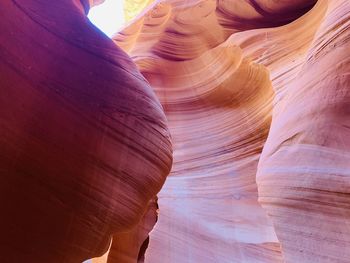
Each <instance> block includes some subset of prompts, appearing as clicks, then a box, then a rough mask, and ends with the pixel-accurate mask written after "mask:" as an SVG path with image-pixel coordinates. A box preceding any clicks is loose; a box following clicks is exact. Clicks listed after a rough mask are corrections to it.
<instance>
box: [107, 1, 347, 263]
mask: <svg viewBox="0 0 350 263" xmlns="http://www.w3.org/2000/svg"><path fill="white" fill-rule="evenodd" d="M349 13H350V4H349V2H348V1H346V0H332V1H327V0H319V1H317V3H316V1H314V0H310V1H307V0H299V1H268V0H261V1H257V0H256V1H253V0H252V1H244V0H236V1H225V0H219V1H214V0H207V1H205V0H197V1H195V0H193V1H181V0H166V1H156V2H155V3H154V4H153V5H152V6H151V7H150V8H149V10H148V12H145V13H144V14H142V15H141V16H139V17H138V18H137V19H135V20H134V21H133V23H132V24H130V25H129V26H127V27H126V28H125V29H124V30H123V31H122V32H121V33H120V34H118V35H116V36H115V37H114V40H115V42H116V44H118V45H119V46H120V47H122V48H123V49H124V50H125V51H126V52H128V53H129V54H130V56H131V57H132V58H133V60H134V61H135V63H136V64H137V65H138V67H139V69H140V71H141V72H142V73H143V75H144V76H145V77H146V79H147V80H148V81H149V82H150V84H151V86H152V87H153V89H154V91H155V92H156V94H157V96H158V97H159V99H160V101H161V103H162V105H163V107H164V109H165V113H166V116H167V118H168V120H169V127H170V131H171V134H172V139H173V145H174V165H173V169H172V171H171V176H170V177H168V179H167V181H166V183H165V185H164V187H163V189H162V191H161V192H160V194H159V200H158V203H159V208H160V214H159V220H158V222H157V224H156V225H155V228H154V229H153V231H152V232H151V235H150V244H149V247H148V249H147V251H146V257H145V258H146V260H145V262H151V263H157V262H167V263H172V262H181V263H186V262H220V263H225V262H227V263H228V262H230V263H232V262H249V263H250V262H283V261H284V262H293V263H294V262H349V261H350V258H349V252H348V250H347V249H346V248H347V246H348V245H349V237H350V235H349V231H350V227H349V224H350V210H349V201H350V198H349V191H348V188H349V187H348V186H349V177H348V176H349V175H350V174H349V170H350V167H349V163H350V162H349V143H350V139H349V138H350V136H349V124H348V121H349V111H348V109H349V108H350V107H349V106H350V105H349V69H350V63H349V54H350V52H349ZM271 119H272V123H271ZM267 137H268V139H267ZM266 139H267V141H266ZM263 148H264V150H263V153H262V155H261V152H262V149H263ZM260 157H261V158H260ZM258 162H259V166H258ZM256 181H257V184H256ZM258 189H259V199H258ZM259 202H260V204H261V205H262V206H261V205H260V204H259ZM262 207H263V208H264V209H265V210H263V209H262Z"/></svg>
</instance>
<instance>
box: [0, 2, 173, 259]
mask: <svg viewBox="0 0 350 263" xmlns="http://www.w3.org/2000/svg"><path fill="white" fill-rule="evenodd" d="M88 7H89V6H88V2H87V1H82V2H80V1H79V0H60V1H42V0H13V1H10V0H4V1H1V2H0V17H1V22H0V32H1V34H0V123H1V126H0V135H1V136H0V154H1V161H0V173H1V174H0V178H1V179H0V186H1V191H0V200H1V202H0V211H1V216H0V227H1V231H0V232H1V235H2V238H1V242H0V251H1V262H6V263H18V262H30V263H38V262H40V263H41V262H47V263H51V262H52V263H55V262H65V263H69V262H74V263H76V262H82V261H83V260H85V259H88V258H91V257H94V256H98V255H102V254H103V253H104V252H105V251H106V250H107V249H108V246H109V243H110V239H111V235H112V234H114V233H118V232H124V231H126V230H129V229H131V228H132V227H133V226H134V225H135V224H136V223H138V222H139V220H140V219H141V217H142V216H143V214H144V213H145V210H146V208H147V206H149V201H150V200H151V199H152V198H154V196H155V194H156V193H157V192H158V191H159V190H160V188H161V186H162V184H163V183H164V180H165V177H166V176H167V174H168V173H169V170H170V167H171V160H172V157H171V151H172V148H171V144H170V136H169V133H168V129H167V126H166V119H165V116H164V112H163V110H162V107H161V105H160V104H159V102H158V100H157V99H156V97H155V95H154V92H153V91H152V89H151V88H150V86H149V85H148V83H147V81H146V80H145V79H144V77H143V76H142V75H141V74H140V73H139V71H138V70H137V69H136V67H135V65H134V64H133V63H132V61H131V60H130V58H129V57H128V56H127V55H126V54H125V53H124V52H123V51H122V50H121V49H119V48H118V47H117V46H116V45H115V44H114V43H113V42H112V41H111V40H110V39H109V38H107V37H106V36H104V35H103V34H101V32H100V31H99V30H97V29H96V28H95V27H94V26H93V25H92V24H91V23H90V22H89V20H88V19H87V17H86V15H85V13H84V11H87V10H88Z"/></svg>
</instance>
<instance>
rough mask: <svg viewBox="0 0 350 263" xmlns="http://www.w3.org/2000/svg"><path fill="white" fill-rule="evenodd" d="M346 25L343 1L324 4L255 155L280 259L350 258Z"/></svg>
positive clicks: (349, 22) (349, 9)
mask: <svg viewBox="0 0 350 263" xmlns="http://www.w3.org/2000/svg"><path fill="white" fill-rule="evenodd" d="M326 3H327V1H319V3H318V4H319V5H320V6H321V5H325V4H326ZM349 29H350V3H349V1H329V2H328V8H327V10H326V12H325V13H324V16H323V21H322V23H321V24H320V26H319V27H318V28H317V31H316V34H315V36H314V38H313V41H312V43H310V46H309V48H308V50H307V52H306V53H305V54H306V57H305V59H304V60H303V61H301V62H299V63H300V64H299V63H298V64H299V65H297V66H298V68H297V69H296V71H295V75H294V77H293V79H291V80H290V81H289V82H287V83H285V85H284V86H283V87H282V89H281V93H282V92H283V96H281V97H280V99H279V100H278V103H277V104H276V107H275V109H274V113H273V121H272V125H271V129H270V133H269V138H268V140H267V142H266V144H265V146H264V150H263V154H262V156H261V159H260V164H259V169H258V174H257V182H258V186H259V200H260V202H261V204H262V205H263V207H264V208H266V210H267V212H268V214H269V216H270V217H271V218H272V220H273V222H274V225H275V229H276V233H277V236H278V238H279V240H280V242H281V245H282V248H283V254H284V258H285V261H286V262H310V263H312V262H339V263H340V262H342V263H345V262H350V250H349V249H347V248H348V247H349V245H350V74H349V73H350V41H349V36H350V30H349Z"/></svg>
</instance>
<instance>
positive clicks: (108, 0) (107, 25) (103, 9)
mask: <svg viewBox="0 0 350 263" xmlns="http://www.w3.org/2000/svg"><path fill="white" fill-rule="evenodd" d="M123 7H124V1H123V0H105V1H104V3H102V4H100V5H98V6H95V7H93V8H91V9H90V12H89V15H88V17H89V19H90V21H91V22H92V23H93V24H94V25H95V26H97V27H98V28H99V29H100V30H101V31H102V32H104V33H105V34H106V35H107V36H109V37H111V36H112V35H113V34H115V33H116V32H118V31H119V30H120V29H121V28H122V26H123V25H124V23H125V18H124V8H123Z"/></svg>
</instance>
